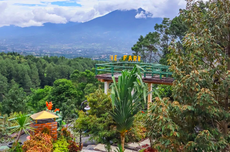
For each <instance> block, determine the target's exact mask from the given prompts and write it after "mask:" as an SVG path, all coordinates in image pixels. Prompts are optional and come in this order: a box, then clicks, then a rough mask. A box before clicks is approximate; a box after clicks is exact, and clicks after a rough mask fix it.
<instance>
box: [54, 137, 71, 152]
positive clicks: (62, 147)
mask: <svg viewBox="0 0 230 152" xmlns="http://www.w3.org/2000/svg"><path fill="white" fill-rule="evenodd" d="M68 146H69V143H68V142H67V140H66V139H65V137H64V136H61V137H60V138H59V139H58V140H57V141H56V142H55V143H54V144H53V149H54V151H53V152H68V151H69V149H68Z"/></svg>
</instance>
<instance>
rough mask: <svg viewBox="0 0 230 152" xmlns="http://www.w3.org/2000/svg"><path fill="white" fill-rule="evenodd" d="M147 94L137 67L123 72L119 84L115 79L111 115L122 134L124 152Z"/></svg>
mask: <svg viewBox="0 0 230 152" xmlns="http://www.w3.org/2000/svg"><path fill="white" fill-rule="evenodd" d="M141 90H144V91H141ZM146 94H147V92H146V86H145V85H144V83H143V82H142V78H141V74H140V70H139V67H138V66H137V65H136V66H135V67H134V68H133V70H132V71H128V70H125V71H122V74H121V76H119V77H118V82H116V81H115V78H114V77H113V84H112V92H111V98H112V107H113V111H112V112H110V115H111V116H112V118H113V119H114V121H115V122H116V127H117V131H118V132H119V133H120V137H121V145H122V150H123V151H124V144H125V134H126V132H127V131H128V130H129V129H130V128H131V127H132V125H133V121H134V116H135V115H136V114H137V113H138V111H140V107H141V102H143V101H146Z"/></svg>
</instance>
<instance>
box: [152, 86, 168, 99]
mask: <svg viewBox="0 0 230 152" xmlns="http://www.w3.org/2000/svg"><path fill="white" fill-rule="evenodd" d="M153 88H155V89H156V90H157V93H156V92H153V95H152V98H153V99H154V98H155V97H158V94H159V96H160V97H168V98H170V99H172V86H169V85H155V86H153Z"/></svg>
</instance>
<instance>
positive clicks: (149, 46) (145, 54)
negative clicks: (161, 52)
mask: <svg viewBox="0 0 230 152" xmlns="http://www.w3.org/2000/svg"><path fill="white" fill-rule="evenodd" d="M159 38H160V37H159V34H158V33H157V32H152V33H151V32H149V33H148V34H147V35H146V36H145V37H143V36H142V35H141V36H140V38H139V39H138V41H137V43H136V44H135V45H134V46H133V47H132V50H133V51H134V52H135V53H134V55H137V56H139V55H140V56H141V60H143V61H144V62H150V63H151V62H152V61H154V62H157V61H158V60H157V58H156V57H155V54H156V52H157V45H158V43H159Z"/></svg>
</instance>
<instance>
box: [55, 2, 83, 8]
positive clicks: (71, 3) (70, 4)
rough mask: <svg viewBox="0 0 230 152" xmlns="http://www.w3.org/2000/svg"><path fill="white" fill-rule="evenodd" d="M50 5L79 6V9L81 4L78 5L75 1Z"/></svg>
mask: <svg viewBox="0 0 230 152" xmlns="http://www.w3.org/2000/svg"><path fill="white" fill-rule="evenodd" d="M51 4H52V5H58V6H79V7H81V4H78V3H77V2H75V1H56V2H51Z"/></svg>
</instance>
